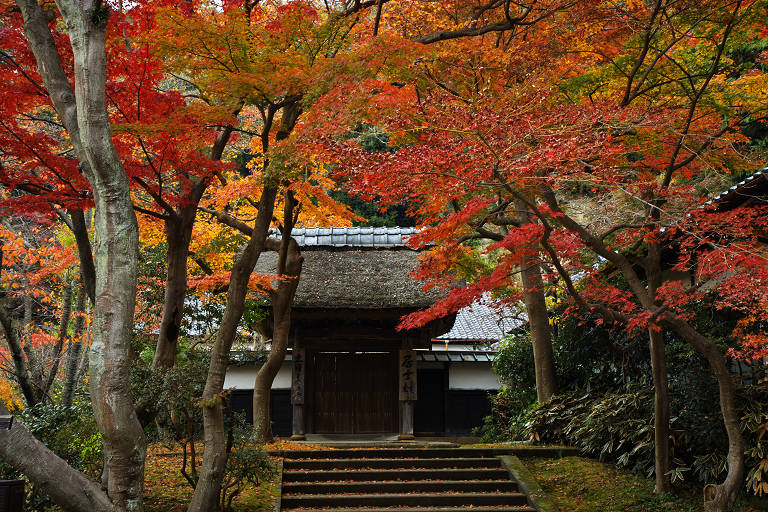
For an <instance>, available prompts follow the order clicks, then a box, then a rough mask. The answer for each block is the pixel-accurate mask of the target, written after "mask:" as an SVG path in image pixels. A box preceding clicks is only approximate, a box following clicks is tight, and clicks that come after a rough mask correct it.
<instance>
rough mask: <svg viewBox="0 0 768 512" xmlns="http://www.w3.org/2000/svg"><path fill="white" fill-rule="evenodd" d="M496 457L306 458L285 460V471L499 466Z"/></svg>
mask: <svg viewBox="0 0 768 512" xmlns="http://www.w3.org/2000/svg"><path fill="white" fill-rule="evenodd" d="M498 467H501V463H500V462H499V460H498V459H496V458H492V459H490V458H487V459H486V458H474V457H453V458H447V457H446V458H443V457H440V458H429V459H424V458H408V459H405V458H397V459H390V458H366V459H358V458H356V459H304V460H285V461H284V462H283V469H284V470H285V471H302V470H303V471H310V470H326V471H328V470H348V469H425V468H436V469H443V468H477V469H479V468H498Z"/></svg>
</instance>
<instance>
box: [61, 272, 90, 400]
mask: <svg viewBox="0 0 768 512" xmlns="http://www.w3.org/2000/svg"><path fill="white" fill-rule="evenodd" d="M85 294H86V292H85V287H84V286H83V285H82V283H81V284H80V287H79V288H78V290H77V301H76V303H75V314H76V316H75V328H74V335H73V336H72V337H71V338H70V339H69V344H68V346H67V360H66V363H65V368H64V388H63V390H62V392H61V405H63V406H64V407H70V406H71V405H72V395H74V392H75V388H76V387H77V384H78V382H79V379H78V373H79V367H80V350H81V348H82V344H83V342H84V340H83V339H82V336H83V333H84V328H85V318H84V316H83V315H85Z"/></svg>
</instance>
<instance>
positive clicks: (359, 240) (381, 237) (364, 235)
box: [275, 227, 416, 247]
mask: <svg viewBox="0 0 768 512" xmlns="http://www.w3.org/2000/svg"><path fill="white" fill-rule="evenodd" d="M414 233H416V228H403V227H390V228H386V227H382V228H360V227H354V228H352V227H349V228H347V227H332V228H309V227H304V228H293V231H292V232H291V235H292V236H293V238H294V239H295V240H296V243H298V244H299V246H300V247H404V246H405V245H406V244H405V242H406V240H407V239H408V237H409V236H410V235H413V234H414ZM275 236H276V238H278V239H279V238H280V235H279V234H276V235H275Z"/></svg>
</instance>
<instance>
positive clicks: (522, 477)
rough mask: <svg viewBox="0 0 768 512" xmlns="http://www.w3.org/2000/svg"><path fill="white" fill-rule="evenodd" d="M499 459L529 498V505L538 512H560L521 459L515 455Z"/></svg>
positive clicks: (501, 456) (503, 456) (502, 456)
mask: <svg viewBox="0 0 768 512" xmlns="http://www.w3.org/2000/svg"><path fill="white" fill-rule="evenodd" d="M499 459H501V465H502V466H504V469H506V470H507V471H508V472H509V474H510V476H511V477H512V479H513V480H516V481H517V484H518V486H519V487H520V491H522V492H523V493H525V494H526V495H527V496H528V504H529V505H531V506H532V507H533V508H535V509H536V510H537V512H560V509H559V508H558V507H557V505H555V503H554V502H553V501H552V500H551V499H550V498H549V496H547V495H546V493H545V492H544V491H543V490H542V488H541V486H540V485H539V482H538V481H537V480H536V477H534V476H533V474H532V473H531V472H530V471H528V468H526V467H525V465H524V464H523V463H522V461H521V460H520V459H518V458H517V457H515V456H514V455H499Z"/></svg>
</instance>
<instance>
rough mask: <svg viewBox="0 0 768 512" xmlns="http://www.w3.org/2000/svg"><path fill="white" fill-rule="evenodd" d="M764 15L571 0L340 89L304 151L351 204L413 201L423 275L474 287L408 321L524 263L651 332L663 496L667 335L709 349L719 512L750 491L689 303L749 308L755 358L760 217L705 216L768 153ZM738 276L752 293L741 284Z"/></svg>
mask: <svg viewBox="0 0 768 512" xmlns="http://www.w3.org/2000/svg"><path fill="white" fill-rule="evenodd" d="M761 8H762V4H761V3H759V2H705V3H700V2H696V3H694V2H691V3H687V2H683V3H681V2H675V3H667V2H664V1H659V2H655V3H635V4H628V5H622V6H617V5H613V4H611V5H607V4H604V3H601V2H594V3H580V4H579V5H573V6H570V7H569V8H568V9H559V10H557V11H556V12H554V13H553V14H551V15H550V16H549V17H547V18H546V19H543V20H541V21H539V22H538V23H536V24H535V25H532V26H530V27H525V28H520V27H519V28H518V29H517V30H514V31H511V33H509V34H507V35H505V36H498V37H494V38H478V39H467V40H461V41H459V42H452V43H449V44H443V45H442V46H441V48H440V49H438V50H435V51H434V53H431V52H429V51H426V53H427V55H426V56H424V57H422V59H421V63H422V66H421V67H422V70H421V71H422V74H421V77H420V79H417V80H414V81H413V82H411V83H410V84H408V85H406V86H397V87H393V86H392V85H391V84H388V83H376V84H373V83H371V84H367V87H365V88H358V87H353V86H346V87H344V88H339V90H338V91H336V95H335V96H333V95H328V96H327V97H326V99H327V100H328V102H327V103H326V109H327V111H326V112H324V113H323V114H322V115H323V116H325V117H326V118H331V119H334V125H335V126H336V127H337V130H336V132H335V133H329V132H328V131H327V130H326V131H325V132H323V131H322V130H318V129H316V128H315V127H314V126H309V127H308V130H309V131H312V130H314V136H315V140H316V141H317V146H315V147H314V148H313V149H314V150H315V151H318V152H320V153H321V154H323V155H324V156H325V158H327V159H328V160H329V161H333V162H336V163H337V164H338V166H339V172H340V173H341V174H342V175H343V176H346V177H348V179H349V180H350V182H351V183H352V187H353V188H354V189H355V190H356V191H357V192H358V193H359V194H361V195H363V196H364V197H371V198H372V197H376V198H379V199H380V200H381V201H383V202H384V204H390V203H396V202H400V201H403V200H408V201H410V202H412V203H414V204H416V206H414V208H413V213H415V214H417V215H418V216H419V217H420V219H421V222H420V225H421V226H422V230H421V231H420V232H419V234H418V235H416V236H414V237H413V238H412V243H413V244H414V245H415V246H419V247H427V249H426V250H425V253H426V254H425V256H424V258H423V261H422V266H421V270H420V277H422V278H425V279H427V280H429V281H431V282H432V284H433V285H437V286H444V287H446V288H451V287H452V286H453V283H454V280H455V277H456V275H457V274H458V275H459V276H460V277H462V278H464V279H465V280H466V281H468V283H469V284H468V285H467V286H465V287H462V288H460V289H453V290H451V293H450V294H449V295H448V296H447V297H446V298H445V299H443V300H441V301H438V303H436V304H435V305H434V306H433V307H432V308H430V309H428V310H426V311H424V312H421V313H419V314H416V315H412V316H410V317H408V318H406V319H405V320H404V321H403V324H402V325H403V327H410V326H416V325H421V324H423V323H424V322H427V321H429V320H431V319H433V318H435V317H437V316H442V315H445V314H447V313H449V312H453V311H456V310H457V309H458V308H460V307H462V306H465V305H468V304H470V303H471V302H473V301H474V300H477V299H478V298H480V297H481V296H482V295H483V294H484V293H488V292H492V293H493V294H495V295H496V296H497V297H499V298H500V299H502V302H503V300H507V301H514V302H516V301H520V300H522V299H523V298H524V296H525V293H526V290H527V289H528V288H529V287H531V286H539V285H538V283H533V282H531V281H530V280H526V279H525V276H524V275H523V282H522V284H521V283H520V282H519V281H518V280H517V278H516V276H517V275H518V274H520V273H522V274H525V271H524V270H523V271H522V272H521V270H520V269H521V267H522V268H523V269H525V268H526V267H527V266H528V267H529V266H530V265H531V264H532V263H533V264H537V265H539V266H540V267H541V268H542V269H544V270H545V272H544V276H543V277H544V281H543V283H542V285H545V284H546V286H547V288H548V289H551V290H553V291H555V290H557V291H558V292H560V293H565V294H567V295H568V296H569V297H570V298H571V299H572V300H573V301H574V305H575V306H576V307H577V308H578V309H580V310H582V311H586V312H591V313H598V314H599V315H601V317H602V318H603V319H604V321H605V322H607V323H611V324H621V325H623V326H625V327H626V328H627V329H629V330H630V331H631V332H635V333H638V332H640V331H642V330H646V331H647V332H648V333H649V336H650V338H651V344H650V348H651V352H652V355H653V363H654V372H653V373H654V383H655V386H656V392H657V398H656V410H657V415H656V434H657V442H656V445H657V475H656V476H657V491H658V492H662V491H664V490H665V489H667V488H668V475H667V474H666V470H665V469H668V467H669V466H668V456H669V455H668V448H667V445H668V438H669V436H668V434H666V432H668V430H666V429H667V428H668V426H666V425H665V423H666V418H668V403H667V399H666V370H665V368H664V352H663V330H664V329H669V330H672V331H674V332H676V333H677V334H678V335H680V336H681V337H682V338H683V339H685V340H686V341H687V342H688V343H690V344H691V345H692V346H693V347H694V348H695V349H696V350H697V351H699V352H700V353H701V354H702V355H703V356H704V357H705V358H706V359H707V360H708V362H709V363H710V365H711V367H712V369H713V372H714V374H715V376H716V377H717V379H718V382H719V385H720V403H721V409H722V412H723V419H724V423H725V427H726V431H727V433H728V436H729V440H730V444H729V454H728V475H727V477H726V480H725V482H724V483H723V484H721V485H718V486H715V487H713V488H712V493H711V494H708V495H707V502H706V506H707V508H708V509H709V510H728V509H729V508H730V507H731V506H732V504H733V500H734V497H735V495H736V493H737V492H738V490H739V489H740V488H741V485H743V444H742V441H741V434H740V432H739V427H738V421H737V420H738V418H737V417H736V413H735V411H734V390H733V383H732V379H731V376H730V374H729V371H728V364H727V361H726V359H725V357H724V354H723V353H722V351H721V350H720V349H719V348H718V347H717V346H716V345H715V344H714V343H713V342H712V341H711V340H709V339H707V337H706V335H705V334H704V333H702V332H700V331H697V330H696V328H695V326H694V323H693V321H692V320H693V319H692V317H691V311H692V310H693V307H694V305H695V304H696V303H697V302H698V301H701V300H705V299H706V300H710V301H714V302H715V303H716V304H718V305H719V307H728V308H736V309H739V310H741V311H744V312H747V315H748V316H747V317H746V319H745V322H744V323H745V324H747V323H749V324H750V325H752V326H753V336H752V337H749V338H747V340H748V341H749V344H748V345H747V346H745V347H744V348H745V349H748V350H749V353H750V354H753V355H754V354H755V353H760V352H759V351H760V350H762V349H763V348H762V345H760V344H761V343H762V342H763V339H764V338H763V337H762V335H760V334H754V326H755V325H757V323H758V322H759V321H764V314H763V313H764V311H765V310H764V309H756V307H757V306H759V305H761V304H763V303H764V300H765V295H764V290H765V286H764V284H763V283H764V281H763V280H764V279H765V277H766V264H765V256H766V254H765V246H764V245H762V244H761V242H760V238H759V237H760V236H761V233H763V234H764V232H765V215H764V214H765V211H764V207H763V206H761V205H760V204H757V205H749V206H748V207H744V208H737V209H735V210H733V211H729V212H719V211H717V209H716V208H714V207H706V208H704V207H702V205H703V204H704V203H705V202H706V201H707V200H708V199H709V198H710V197H711V195H712V194H714V193H716V192H717V191H719V190H722V189H723V188H725V187H726V186H727V185H728V184H730V179H731V175H732V174H734V173H740V172H745V171H748V170H749V169H754V167H755V166H756V163H755V160H756V159H757V158H759V155H754V156H753V155H750V154H749V147H748V144H747V140H746V139H745V137H744V136H743V135H742V134H741V130H742V129H743V127H744V126H747V125H749V123H755V122H758V123H759V122H760V119H762V117H763V116H764V111H765V107H766V105H765V102H764V100H763V98H762V96H761V91H762V90H764V86H765V80H766V78H765V75H764V73H763V71H762V67H761V65H760V62H761V61H760V59H761V58H762V57H759V56H758V55H759V51H758V50H759V49H760V48H763V47H764V43H763V33H762V28H761V26H760V24H759V23H758V22H757V17H758V14H757V13H758V12H760V9H761ZM386 21H387V19H386V18H385V22H386ZM388 21H389V23H391V25H387V27H389V29H390V30H397V31H406V32H407V31H408V30H409V29H410V25H408V24H406V23H405V22H404V21H403V22H402V23H401V20H400V19H399V18H398V17H397V16H393V17H392V19H390V20H388ZM385 29H386V27H385ZM747 48H753V49H752V50H747ZM754 48H756V49H757V50H755V49H754ZM749 51H751V52H752V53H751V56H750V54H748V52H749ZM745 52H746V53H745ZM756 57H757V58H756ZM371 90H375V91H376V92H377V94H370V92H369V91H371ZM349 96H353V99H352V100H350V101H348V104H347V105H344V106H343V107H342V108H339V106H340V102H339V101H338V98H340V97H346V98H348V97H349ZM361 123H366V124H367V125H368V126H373V127H374V128H373V129H374V130H375V131H376V132H377V133H380V134H381V136H382V137H387V138H388V139H389V145H390V146H391V150H390V151H386V152H370V151H366V150H365V149H364V148H363V147H362V146H361V145H360V144H358V143H357V142H356V140H355V138H354V137H349V136H348V133H349V130H350V128H353V127H355V126H361ZM736 218H739V219H747V220H746V221H745V222H741V221H740V222H735V219H736ZM481 241H486V242H485V243H482V242H481ZM430 245H434V247H431V248H430V247H429V246H430ZM670 270H674V271H676V272H681V273H682V274H684V275H682V274H674V273H673V274H669V271H670ZM668 276H671V277H668ZM617 277H620V279H618V280H617ZM745 279H749V282H751V283H755V284H756V283H758V282H759V283H761V285H759V286H754V287H749V288H748V289H745V287H743V286H742V287H736V286H734V285H735V283H737V282H739V281H742V282H743V280H745ZM737 288H738V290H739V291H738V292H736V289H737ZM757 318H759V320H757ZM737 339H738V338H737ZM756 344H757V345H756ZM755 348H757V349H758V351H757V352H755V351H754V350H755ZM665 411H667V412H665ZM665 459H666V460H665Z"/></svg>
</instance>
